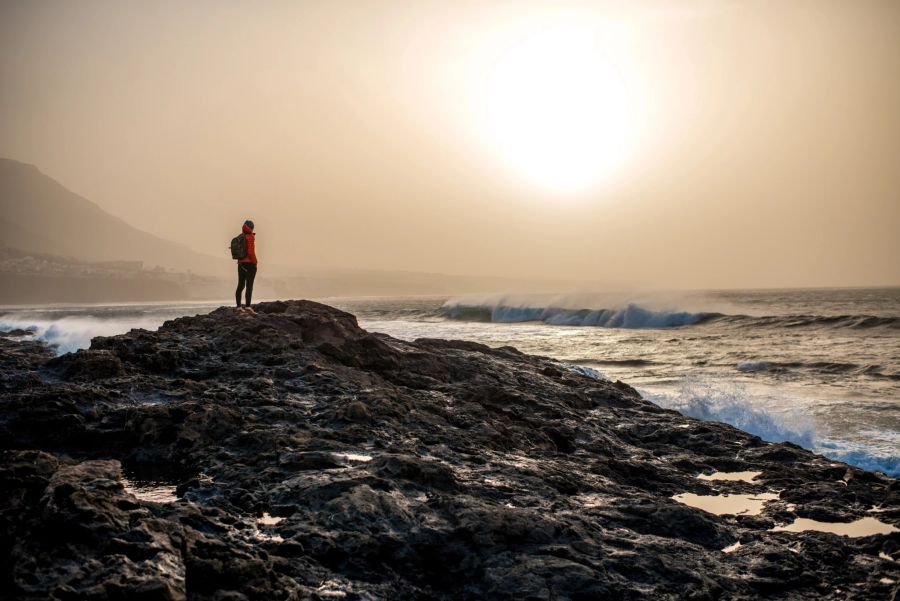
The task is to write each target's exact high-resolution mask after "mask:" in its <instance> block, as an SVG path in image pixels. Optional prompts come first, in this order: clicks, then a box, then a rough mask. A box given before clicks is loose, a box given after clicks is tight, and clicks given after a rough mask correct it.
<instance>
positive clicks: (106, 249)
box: [0, 159, 231, 274]
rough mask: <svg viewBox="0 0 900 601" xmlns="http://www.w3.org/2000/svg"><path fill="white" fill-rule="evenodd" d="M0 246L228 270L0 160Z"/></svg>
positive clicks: (224, 261)
mask: <svg viewBox="0 0 900 601" xmlns="http://www.w3.org/2000/svg"><path fill="white" fill-rule="evenodd" d="M0 232H2V234H0V235H2V244H3V245H5V246H9V247H13V248H18V249H22V250H25V251H30V252H36V253H46V254H53V255H60V256H68V257H74V258H76V259H81V260H85V261H143V262H144V265H145V266H146V267H150V268H152V267H153V266H155V265H161V266H164V267H172V268H175V269H178V270H179V271H187V270H192V271H195V272H198V273H208V274H222V273H224V272H225V270H228V269H229V268H230V266H231V261H230V260H229V259H228V258H227V257H222V258H216V257H211V256H208V255H204V254H201V253H198V252H195V251H192V250H190V249H188V248H187V247H186V246H183V245H181V244H177V243H175V242H171V241H169V240H164V239H162V238H158V237H157V236H154V235H152V234H149V233H147V232H144V231H142V230H139V229H137V228H135V227H133V226H131V225H129V224H127V223H125V222H124V221H123V220H121V219H119V218H118V217H115V216H113V215H110V214H109V213H107V212H106V211H104V210H103V209H101V208H100V207H99V206H97V205H96V204H94V203H93V202H91V201H90V200H88V199H86V198H84V197H82V196H79V195H77V194H75V193H74V192H71V191H70V190H67V189H66V188H65V187H64V186H62V185H61V184H60V183H59V182H57V181H56V180H54V179H53V178H51V177H48V176H47V175H44V174H43V173H41V172H40V171H39V170H38V168H37V167H35V166H34V165H28V164H26V163H20V162H18V161H13V160H10V159H0Z"/></svg>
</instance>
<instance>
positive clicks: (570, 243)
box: [0, 0, 900, 288]
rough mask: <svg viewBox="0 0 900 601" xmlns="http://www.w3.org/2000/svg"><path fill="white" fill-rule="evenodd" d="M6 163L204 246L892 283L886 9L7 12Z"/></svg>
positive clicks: (699, 276) (551, 5) (43, 7)
mask: <svg viewBox="0 0 900 601" xmlns="http://www.w3.org/2000/svg"><path fill="white" fill-rule="evenodd" d="M0 81H2V86H0V156H4V157H8V158H12V159H16V160H19V161H24V162H29V163H33V164H35V165H37V166H38V167H39V168H40V169H41V170H42V171H43V172H44V173H47V174H48V175H51V176H52V177H54V178H56V179H58V180H59V181H60V182H61V183H63V184H64V185H66V186H67V187H68V188H70V189H71V190H73V191H75V192H77V193H79V194H81V195H83V196H86V197H88V198H90V199H92V200H94V201H95V202H97V203H98V204H100V205H101V206H102V207H103V208H105V209H107V210H108V211H110V212H112V213H114V214H116V215H118V216H120V217H122V218H124V219H125V220H126V221H128V222H130V223H132V224H133V225H135V226H137V227H140V228H142V229H145V230H147V231H150V232H152V233H155V234H157V235H160V236H163V237H166V238H171V239H174V240H178V241H181V242H183V243H185V244H187V245H188V246H190V247H191V248H194V249H196V250H198V251H202V252H206V253H209V254H223V253H225V252H226V251H225V246H226V245H227V242H228V240H229V239H230V238H231V236H232V235H234V233H236V231H237V228H238V227H239V225H240V223H241V222H242V221H243V219H245V218H247V217H250V218H252V219H254V221H255V222H256V224H257V229H258V231H259V241H258V245H259V252H260V256H261V260H262V261H263V262H265V261H270V262H278V263H284V264H292V265H297V266H298V267H302V268H323V267H324V268H330V267H353V268H365V269H391V270H394V269H397V270H419V271H430V272H443V273H454V274H467V275H499V276H510V277H519V278H521V277H529V278H537V279H547V278H554V279H556V278H566V279H575V280H578V281H581V282H584V284H585V285H586V286H588V285H597V284H602V283H604V282H614V283H616V284H617V285H619V284H622V285H632V284H634V285H642V286H658V287H678V288H684V287H705V288H710V287H781V286H832V285H834V286H840V285H878V284H893V285H897V284H900V3H898V2H896V1H895V0H890V1H860V2H846V1H830V0H814V1H805V0H798V1H791V2H784V1H775V2H741V1H724V0H723V1H715V2H678V3H672V2H644V3H641V2H637V3H632V2H565V1H563V2H550V1H528V0H516V1H509V2H505V1H503V2H501V1H496V2H490V1H478V2H475V1H472V2H468V1H454V2H446V1H444V2H431V1H428V0H409V1H404V2H399V1H391V0H378V1H372V0H360V1H340V0H337V1H332V0H329V1H321V2H295V1H284V2H274V1H255V2H249V1H248V2H236V1H231V2H220V1H192V2H175V1H172V2H165V1H155V2H140V3H137V2H135V3H123V2H117V1H103V2H100V1H79V2H66V1H59V2H49V1H48V2H31V1H21V2H16V1H7V2H4V3H2V4H0Z"/></svg>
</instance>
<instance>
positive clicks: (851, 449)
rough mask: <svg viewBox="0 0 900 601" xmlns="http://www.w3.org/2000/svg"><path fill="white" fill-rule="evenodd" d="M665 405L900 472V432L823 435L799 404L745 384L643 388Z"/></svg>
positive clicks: (861, 464) (690, 383) (703, 382)
mask: <svg viewBox="0 0 900 601" xmlns="http://www.w3.org/2000/svg"><path fill="white" fill-rule="evenodd" d="M641 394H642V396H643V397H644V398H645V399H647V400H648V401H651V402H653V403H655V404H657V405H659V406H660V407H664V408H666V409H674V410H675V411H678V412H679V413H681V414H683V415H687V416H689V417H693V418H696V419H700V420H704V421H716V422H724V423H726V424H730V425H732V426H735V427H736V428H740V429H741V430H743V431H745V432H749V433H750V434H754V435H756V436H759V437H760V438H762V439H763V440H766V441H769V442H792V443H794V444H797V445H800V446H801V447H803V448H805V449H809V450H811V451H813V452H815V453H819V454H821V455H824V456H825V457H828V458H829V459H834V460H836V461H843V462H844V463H849V464H850V465H854V466H856V467H859V468H862V469H865V470H870V471H879V472H883V473H885V474H887V475H888V476H893V477H897V476H900V456H898V455H897V449H898V444H897V443H898V442H900V434H898V433H896V432H880V431H879V432H865V433H863V434H866V441H865V442H855V441H850V440H843V439H834V438H829V437H826V436H821V435H819V434H818V433H817V431H816V427H815V422H814V421H813V418H812V417H811V416H810V415H808V414H806V413H803V412H802V411H800V410H798V409H792V410H783V409H778V408H777V407H773V406H768V405H767V404H765V403H764V402H762V401H761V400H760V399H753V398H752V397H751V395H750V394H749V393H748V392H747V391H746V389H745V388H744V387H743V386H741V385H740V384H723V383H712V382H710V381H706V380H687V381H685V382H684V383H683V384H682V387H681V389H680V390H679V391H677V392H674V393H664V392H650V391H645V390H644V391H641Z"/></svg>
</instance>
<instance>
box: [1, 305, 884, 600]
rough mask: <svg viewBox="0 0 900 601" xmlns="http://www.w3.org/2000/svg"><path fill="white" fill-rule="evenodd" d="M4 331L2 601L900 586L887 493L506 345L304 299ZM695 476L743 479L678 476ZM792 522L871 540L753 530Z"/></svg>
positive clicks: (659, 595)
mask: <svg viewBox="0 0 900 601" xmlns="http://www.w3.org/2000/svg"><path fill="white" fill-rule="evenodd" d="M18 334H19V336H12V335H6V336H5V337H0V364H2V375H0V449H2V464H0V481H2V488H0V490H2V496H0V540H2V544H0V552H2V558H0V563H2V566H3V567H2V568H0V570H2V575H0V578H2V582H0V591H2V592H0V596H3V597H5V598H16V599H48V598H51V599H146V600H155V599H170V600H175V599H185V598H188V599H197V600H206V599H209V600H213V599H220V600H223V601H224V600H234V601H237V600H242V599H335V598H341V599H348V600H349V599H435V600H440V599H448V600H449V599H453V600H456V599H460V600H462V599H533V600H563V599H572V600H587V599H607V598H608V599H643V598H654V599H741V598H757V597H769V598H786V599H787V598H789V599H846V598H873V599H878V598H884V599H888V598H896V597H897V595H898V588H897V587H898V581H900V563H898V562H897V560H898V559H900V531H898V530H897V527H898V526H900V481H898V480H896V479H892V478H889V477H886V476H883V475H880V474H875V473H870V472H865V471H863V470H860V469H857V468H854V467H851V466H848V465H846V464H842V463H837V462H834V461H831V460H829V459H826V458H824V457H821V456H818V455H814V454H812V453H810V452H808V451H805V450H803V449H801V448H800V447H797V446H795V445H791V444H788V443H781V444H771V443H766V442H763V441H762V440H760V439H759V438H757V437H755V436H752V435H750V434H747V433H744V432H742V431H740V430H737V429H735V428H733V427H730V426H728V425H725V424H719V423H712V422H701V421H698V420H694V419H691V418H688V417H684V416H682V415H680V414H678V413H675V412H672V411H668V410H664V409H661V408H659V407H657V406H655V405H653V404H652V403H649V402H647V401H645V400H643V399H641V398H640V396H639V395H638V394H637V392H635V391H634V390H633V389H632V388H631V387H629V386H628V385H626V384H623V383H621V382H615V383H613V382H608V381H605V380H600V379H596V378H592V377H589V376H588V375H584V374H581V373H576V372H574V371H572V370H569V369H567V368H566V366H564V365H560V364H558V363H556V362H554V361H552V360H550V359H546V358H541V357H534V356H528V355H524V354H522V353H520V352H518V351H517V350H515V349H513V348H508V347H504V348H496V349H492V348H488V347H486V346H483V345H480V344H476V343H472V342H464V341H447V340H417V341H415V342H404V341H400V340H396V339H393V338H391V337H389V336H386V335H381V334H372V333H369V332H366V331H364V330H362V329H360V328H359V327H358V325H357V323H356V319H355V318H354V317H353V316H352V315H350V314H348V313H344V312H342V311H339V310H337V309H333V308H331V307H328V306H326V305H321V304H317V303H313V302H309V301H288V302H272V303H262V304H260V305H259V307H258V312H257V313H256V314H238V313H235V312H234V311H233V310H232V309H226V308H222V309H218V310H216V311H213V312H212V313H210V314H208V315H199V316H196V317H186V318H181V319H177V320H173V321H170V322H167V323H166V324H165V325H164V326H163V327H161V328H160V329H159V331H157V332H148V331H144V330H133V331H131V332H129V333H128V334H124V335H121V336H114V337H108V338H96V339H94V341H93V343H92V345H91V348H90V349H89V350H84V351H79V352H77V353H73V354H68V355H63V356H61V357H55V354H54V353H53V350H52V349H49V348H47V347H46V346H45V345H43V344H41V343H38V342H32V341H28V340H27V339H23V337H22V336H21V334H25V333H24V332H19V333H18ZM716 472H718V473H720V476H721V477H723V478H724V477H728V476H727V475H724V474H722V473H732V472H751V473H752V474H753V476H752V477H751V476H748V477H745V478H743V477H742V478H741V479H733V480H724V479H701V478H698V475H707V476H709V475H710V474H715V473H716ZM713 477H715V476H713ZM735 478H738V476H735ZM148 481H154V482H156V484H157V488H159V489H163V488H165V487H168V488H169V489H171V488H172V487H175V488H174V493H175V497H173V500H172V501H171V502H159V501H151V500H147V499H146V498H141V497H142V496H141V495H140V493H139V487H138V485H139V484H141V483H143V484H144V485H148ZM151 488H153V487H152V486H151ZM135 492H138V496H136V495H135ZM679 495H683V496H679ZM684 495H696V496H698V498H700V497H702V498H706V497H708V496H715V497H716V500H719V501H721V500H729V501H738V500H740V499H742V498H745V497H742V496H741V495H746V498H748V499H750V500H751V501H754V502H755V503H756V504H757V505H758V507H757V511H758V513H757V512H756V511H754V510H746V508H745V509H744V510H743V511H744V513H741V514H738V515H735V514H723V515H717V514H716V513H710V512H707V511H702V510H700V509H697V508H695V507H691V506H689V505H688V504H686V503H685V502H680V501H679V500H676V499H674V498H673V497H675V496H679V499H681V501H685V499H687V498H688V497H687V496H684ZM725 495H728V497H726V496H725ZM691 498H693V497H691ZM798 519H801V520H802V519H811V520H817V521H820V522H841V523H847V522H855V521H860V520H862V521H863V522H866V523H875V522H876V520H877V523H878V524H880V525H881V526H880V528H881V531H882V532H884V533H882V534H869V535H867V536H854V537H846V536H838V535H835V534H832V533H827V532H818V531H804V532H790V531H781V530H773V529H774V528H777V527H784V526H785V525H790V524H792V523H794V522H795V520H798ZM797 523H800V522H797Z"/></svg>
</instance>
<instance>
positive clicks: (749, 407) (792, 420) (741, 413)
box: [642, 378, 816, 449]
mask: <svg viewBox="0 0 900 601" xmlns="http://www.w3.org/2000/svg"><path fill="white" fill-rule="evenodd" d="M642 395H643V396H644V398H646V399H647V400H649V401H652V402H653V403H656V404H657V405H659V406H661V407H665V408H666V409H674V410H676V411H678V412H679V413H682V414H684V415H687V416H689V417H694V418H697V419H702V420H705V421H717V422H725V423H727V424H731V425H732V426H735V427H737V428H740V429H741V430H744V431H745V432H749V433H751V434H755V435H756V436H759V437H760V438H762V439H763V440H767V441H769V442H792V443H794V444H798V445H800V446H802V447H805V448H807V449H811V448H813V445H814V441H815V439H816V429H815V425H814V422H813V420H812V418H811V417H810V416H809V415H807V414H805V413H803V412H802V411H800V410H799V409H794V410H780V411H779V410H776V409H775V408H772V407H766V406H763V405H762V404H761V403H760V401H759V400H756V402H754V399H752V397H751V395H750V394H748V392H747V390H746V388H745V387H744V386H743V385H742V384H740V383H722V382H716V381H713V380H710V379H705V378H685V380H684V381H683V382H682V384H681V387H680V389H679V390H678V391H677V392H675V393H674V394H671V393H659V392H648V391H642Z"/></svg>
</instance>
